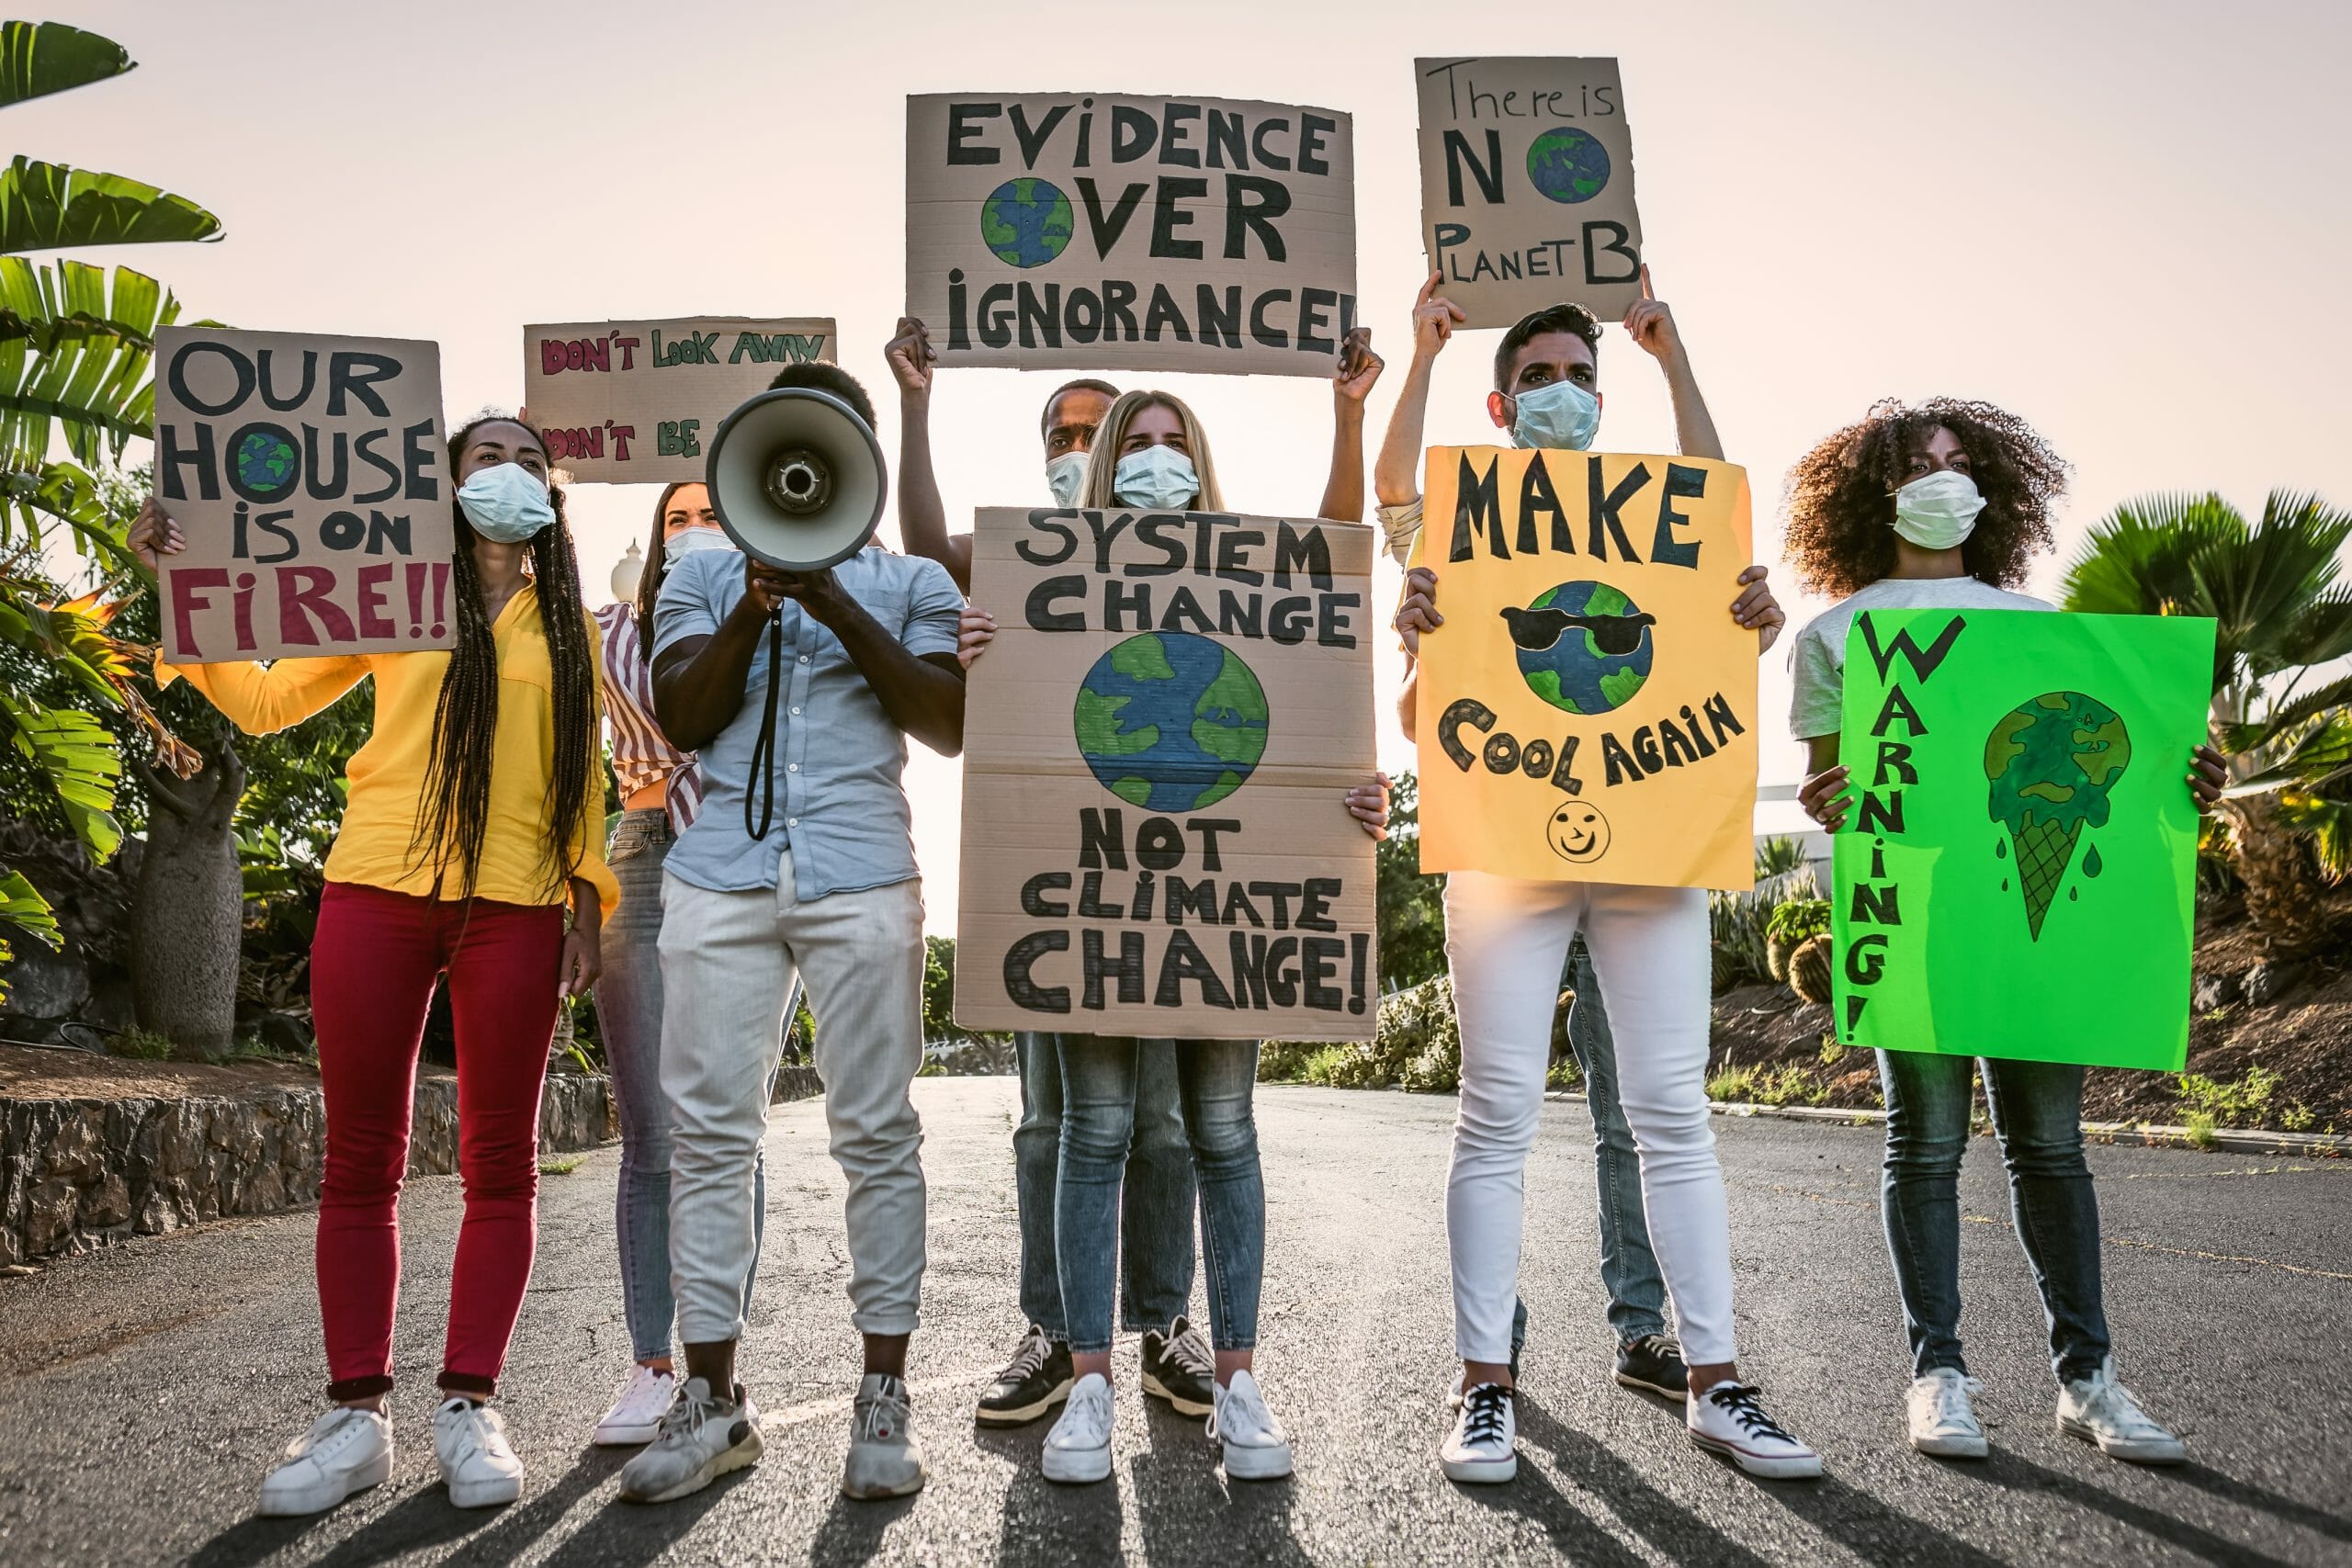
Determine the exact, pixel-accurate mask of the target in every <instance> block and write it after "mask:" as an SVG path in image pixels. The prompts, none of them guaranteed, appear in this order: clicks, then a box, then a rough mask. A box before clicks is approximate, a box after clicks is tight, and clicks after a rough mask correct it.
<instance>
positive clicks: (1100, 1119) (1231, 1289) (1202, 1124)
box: [1054, 1034, 1266, 1351]
mask: <svg viewBox="0 0 2352 1568" xmlns="http://www.w3.org/2000/svg"><path fill="white" fill-rule="evenodd" d="M1174 1053H1175V1057H1176V1085H1177V1093H1178V1098H1179V1100H1180V1102H1181V1103H1182V1107H1183V1119H1184V1134H1185V1138H1186V1141H1187V1142H1188V1143H1190V1145H1192V1156H1193V1169H1194V1172H1195V1174H1196V1176H1197V1178H1198V1179H1199V1182H1200V1191H1201V1240H1202V1251H1203V1252H1204V1254H1206V1256H1207V1258H1208V1276H1209V1279H1208V1284H1209V1340H1210V1343H1212V1344H1213V1345H1215V1346H1216V1348H1218V1349H1220V1350H1247V1349H1250V1348H1253V1347H1255V1346H1256V1344H1257V1343H1258V1293H1259V1288H1260V1285H1261V1282H1262V1279H1263V1275H1264V1271H1265V1258H1266V1183H1265V1179H1264V1177H1263V1176H1262V1175H1261V1173H1260V1171H1259V1168H1258V1123H1257V1122H1256V1120H1255V1118H1254V1117H1253V1116H1252V1115H1251V1114H1250V1092H1251V1090H1252V1089H1253V1088H1254V1087H1255V1085H1256V1083H1257V1078H1258V1043H1257V1042H1256V1041H1254V1040H1186V1041H1182V1042H1181V1043H1177V1044H1176V1045H1175V1047H1174ZM1147 1054H1148V1053H1147V1051H1146V1050H1144V1049H1142V1048H1140V1045H1139V1043H1138V1042H1136V1041H1133V1040H1105V1039H1103V1038H1100V1037H1098V1036H1095V1035H1091V1034H1065V1035H1063V1036H1061V1046H1060V1055H1061V1062H1062V1147H1061V1170H1060V1179H1059V1181H1058V1184H1057V1192H1056V1196H1055V1200H1054V1241H1055V1253H1056V1256H1057V1258H1058V1259H1059V1263H1060V1275H1061V1297H1062V1308H1063V1312H1064V1314H1065V1315H1066V1316H1067V1318H1068V1320H1069V1348H1071V1349H1072V1350H1076V1351H1091V1350H1107V1349H1109V1348H1111V1289H1112V1282H1113V1280H1112V1277H1113V1272H1114V1269H1113V1264H1114V1258H1113V1257H1112V1251H1113V1248H1114V1247H1115V1246H1116V1241H1117V1234H1118V1217H1119V1188H1120V1183H1121V1178H1122V1177H1123V1176H1124V1175H1125V1170H1126V1166H1127V1157H1128V1149H1129V1146H1130V1145H1131V1144H1132V1143H1133V1141H1134V1138H1135V1122H1136V1088H1137V1083H1138V1079H1139V1078H1140V1077H1141V1072H1140V1067H1139V1062H1140V1059H1141V1058H1142V1057H1143V1056H1144V1055H1147Z"/></svg>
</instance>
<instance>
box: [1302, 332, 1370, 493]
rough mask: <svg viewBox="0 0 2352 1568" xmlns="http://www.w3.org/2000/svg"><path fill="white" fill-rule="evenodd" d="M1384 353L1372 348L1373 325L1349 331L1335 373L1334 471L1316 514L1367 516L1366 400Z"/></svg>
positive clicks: (1332, 437)
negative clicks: (1364, 477) (1365, 476)
mask: <svg viewBox="0 0 2352 1568" xmlns="http://www.w3.org/2000/svg"><path fill="white" fill-rule="evenodd" d="M1380 369H1381V358H1380V355H1376V354H1374V353H1373V352H1372V329H1371V328H1370V327H1357V328H1356V329H1354V330H1353V331H1352V332H1351V333H1348V336H1347V341H1346V342H1344V343H1342V344H1340V365H1339V368H1338V369H1337V370H1336V371H1335V372H1334V373H1333V374H1332V377H1331V475H1330V478H1329V479H1326V480H1325V481H1324V484H1323V500H1322V503H1321V504H1320V505H1319V506H1318V507H1317V509H1316V513H1315V515H1316V516H1317V517H1328V518H1329V519H1331V520H1332V521H1333V522H1335V523H1361V522H1363V401H1364V399H1365V398H1367V397H1369V396H1370V395H1371V394H1372V385H1373V383H1374V382H1375V381H1377V380H1379V379H1380Z"/></svg>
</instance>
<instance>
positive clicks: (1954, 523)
mask: <svg viewBox="0 0 2352 1568" xmlns="http://www.w3.org/2000/svg"><path fill="white" fill-rule="evenodd" d="M1984 510H1985V497H1984V496H1983V495H1982V494H1980V493H1978V491H1977V489H1976V481H1975V480H1974V479H1970V478H1969V477H1968V476H1967V475H1966V474H1963V473H1962V472H1961V471H1960V470H1959V469H1957V468H1939V469H1938V470H1937V471H1936V472H1934V473H1932V474H1921V475H1920V476H1919V477H1918V478H1917V479H1913V480H1912V481H1911V482H1910V483H1909V484H1906V485H1905V486H1904V487H1903V488H1902V489H1901V490H1898V491H1895V492H1894V531H1895V532H1896V533H1897V534H1900V535H1902V536H1903V537H1905V538H1906V539H1908V540H1910V541H1911V542H1912V543H1913V544H1915V545H1917V546H1918V547H1920V548H1921V549H1923V550H1949V549H1951V548H1952V547H1955V546H1957V545H1960V544H1962V543H1963V542H1965V541H1966V539H1967V538H1968V536H1969V535H1971V534H1973V533H1974V532H1976V514H1977V513H1980V512H1982V511H1984Z"/></svg>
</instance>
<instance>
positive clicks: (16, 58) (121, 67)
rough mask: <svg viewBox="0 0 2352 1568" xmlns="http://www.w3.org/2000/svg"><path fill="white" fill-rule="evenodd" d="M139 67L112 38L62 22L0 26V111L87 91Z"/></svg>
mask: <svg viewBox="0 0 2352 1568" xmlns="http://www.w3.org/2000/svg"><path fill="white" fill-rule="evenodd" d="M138 63H139V62H137V61H135V60H133V59H131V58H130V51H129V50H127V49H125V48H123V47H122V45H120V44H119V43H117V42H115V41H114V39H110V38H101V37H99V36H98V35H97V34H96V33H90V32H84V31H83V30H82V29H81V28H69V27H67V26H66V25H65V24H64V23H63V22H0V108H7V107H10V106H12V105H15V104H21V103H23V102H25V101H26V100H27V99H29V98H39V97H43V96H47V95H49V94H51V93H62V92H67V91H69V90H71V89H73V88H74V87H86V86H88V85H90V84H91V83H93V82H103V81H105V80H106V79H107V77H109V76H119V75H121V74H122V73H124V72H126V71H130V70H132V69H134V68H135V67H136V66H137V65H138Z"/></svg>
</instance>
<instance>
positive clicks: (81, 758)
mask: <svg viewBox="0 0 2352 1568" xmlns="http://www.w3.org/2000/svg"><path fill="white" fill-rule="evenodd" d="M0 716H5V717H6V719H7V721H8V723H9V726H10V728H11V733H10V735H9V737H8V739H9V741H10V743H11V744H13V745H14V746H15V747H16V748H17V751H18V752H19V753H21V754H22V755H23V756H24V758H25V759H26V760H27V761H29V762H31V763H32V764H33V766H34V767H36V768H38V769H39V770H40V772H41V773H42V775H43V776H44V777H46V778H47V779H48V780H49V783H50V786H51V788H53V789H54V790H56V792H57V799H58V803H59V804H60V805H61V806H62V807H64V808H65V818H66V820H67V821H69V822H71V823H72V824H73V825H74V835H75V836H76V837H77V838H79V839H80V840H82V842H83V843H85V845H87V846H88V847H89V850H90V852H91V853H92V854H94V855H96V856H97V857H98V858H99V859H101V860H103V859H105V858H106V857H107V856H108V855H110V854H112V853H114V852H115V850H116V848H117V847H118V846H119V845H120V844H121V842H122V829H121V827H120V825H119V824H118V823H117V822H116V821H115V819H114V815H113V814H114V792H115V786H116V784H118V783H119V782H120V780H121V778H122V753H121V751H120V750H118V749H117V747H116V745H115V739H114V737H113V736H112V735H111V734H109V733H108V732H107V728H106V726H104V725H102V724H100V723H99V722H98V721H97V720H96V719H95V718H93V717H91V716H89V715H88V714H86V713H82V712H80V711H78V710H76V709H74V708H52V707H43V706H41V705H40V704H39V703H36V702H33V701H31V700H30V699H28V698H26V697H23V696H20V695H17V694H13V693H7V692H0Z"/></svg>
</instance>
